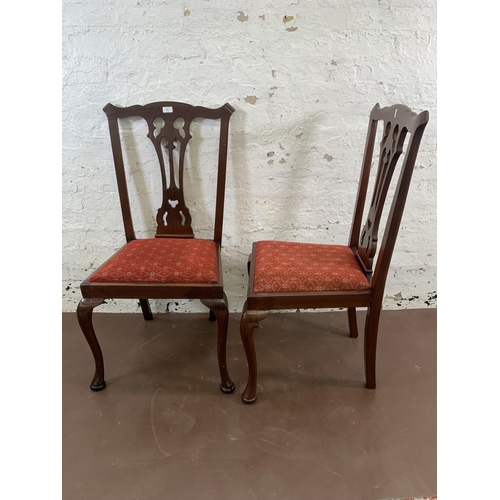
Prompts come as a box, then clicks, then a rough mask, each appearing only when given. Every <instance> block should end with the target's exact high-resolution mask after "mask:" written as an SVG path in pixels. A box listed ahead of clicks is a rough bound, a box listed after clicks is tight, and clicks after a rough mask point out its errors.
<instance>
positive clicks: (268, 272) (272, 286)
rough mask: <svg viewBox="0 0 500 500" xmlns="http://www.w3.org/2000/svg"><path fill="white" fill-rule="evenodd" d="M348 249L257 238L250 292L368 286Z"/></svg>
mask: <svg viewBox="0 0 500 500" xmlns="http://www.w3.org/2000/svg"><path fill="white" fill-rule="evenodd" d="M369 288H370V283H369V282H368V280H367V279H366V276H365V274H364V273H363V271H362V270H361V267H360V265H359V264H358V262H357V260H356V257H354V254H353V253H352V250H351V249H350V248H349V247H347V246H343V245H322V244H314V243H294V242H286V241H258V242H257V243H256V246H255V274H254V283H253V291H254V293H278V292H323V291H329V292H333V291H336V290H368V289H369Z"/></svg>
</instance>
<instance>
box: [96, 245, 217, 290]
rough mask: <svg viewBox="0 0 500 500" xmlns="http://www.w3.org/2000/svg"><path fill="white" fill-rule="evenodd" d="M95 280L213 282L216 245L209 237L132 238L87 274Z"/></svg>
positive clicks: (214, 281) (102, 281)
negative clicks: (97, 267) (92, 271)
mask: <svg viewBox="0 0 500 500" xmlns="http://www.w3.org/2000/svg"><path fill="white" fill-rule="evenodd" d="M89 281H92V282H98V283H112V282H118V283H207V284H208V283H217V282H218V267H217V247H216V244H215V242H213V241H211V240H197V239H191V238H190V239H181V238H179V239H177V238H149V239H142V240H132V241H131V242H130V243H128V244H127V245H125V246H124V247H123V248H122V249H121V250H119V251H118V252H117V253H116V254H115V255H113V257H111V258H110V259H109V260H108V261H107V262H106V263H105V264H103V265H102V266H101V267H100V268H99V269H98V270H97V271H96V272H95V273H93V274H92V276H90V278H89Z"/></svg>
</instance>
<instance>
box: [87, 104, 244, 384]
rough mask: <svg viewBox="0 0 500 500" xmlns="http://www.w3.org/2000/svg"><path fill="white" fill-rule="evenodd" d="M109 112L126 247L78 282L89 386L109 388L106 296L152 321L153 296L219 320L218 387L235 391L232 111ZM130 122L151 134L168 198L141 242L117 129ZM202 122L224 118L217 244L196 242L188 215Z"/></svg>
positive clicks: (166, 108) (158, 108) (160, 108)
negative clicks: (103, 319)
mask: <svg viewBox="0 0 500 500" xmlns="http://www.w3.org/2000/svg"><path fill="white" fill-rule="evenodd" d="M104 112H105V113H106V115H107V117H108V123H109V131H110V135H111V146H112V150H113V159H114V163H115V170H116V176H117V181H118V192H119V196H120V204H121V210H122V216H123V224H124V226H125V237H126V244H125V245H124V246H123V247H122V248H121V249H120V250H118V252H116V253H115V254H114V255H113V256H112V257H111V258H110V259H108V260H107V261H106V262H105V263H104V264H103V265H102V266H101V267H99V269H97V270H96V271H95V272H94V273H93V274H92V275H91V276H89V277H88V278H87V279H86V280H85V281H83V282H82V284H81V285H80V288H81V292H82V296H83V298H82V300H81V301H80V303H79V304H78V309H77V316H78V321H79V324H80V326H81V328H82V330H83V333H84V335H85V338H86V339H87V342H88V343H89V346H90V349H91V350H92V354H93V355H94V360H95V365H96V370H95V375H94V378H93V380H92V382H91V384H90V387H91V389H92V390H94V391H99V390H101V389H104V387H105V386H106V382H105V381H104V364H103V357H102V352H101V348H100V346H99V343H98V341H97V338H96V335H95V332H94V328H93V326H92V311H93V310H94V308H95V307H96V306H98V305H100V304H102V303H103V302H104V299H110V298H120V299H124V298H125V299H136V300H137V299H139V301H140V305H141V308H142V312H143V315H144V319H145V320H151V319H153V317H152V314H151V309H150V307H149V302H148V299H150V298H154V299H171V298H177V299H182V298H185V299H194V298H196V299H200V300H201V302H202V303H203V304H204V305H206V306H207V307H208V308H209V309H210V319H211V320H215V319H216V320H217V330H218V336H217V355H218V360H219V371H220V376H221V381H222V383H221V386H220V387H221V389H222V391H223V392H226V393H230V392H232V391H233V390H234V384H233V382H232V381H231V379H230V377H229V374H228V371H227V366H226V337H227V326H228V307H227V297H226V294H225V293H224V291H223V285H222V265H221V238H222V219H223V212H224V193H225V182H226V161H227V143H228V128H229V119H230V117H231V115H232V113H233V112H234V108H233V107H232V106H231V105H229V104H227V103H226V104H225V105H224V106H222V107H220V108H218V109H209V108H205V107H201V106H191V105H189V104H184V103H180V102H155V103H151V104H146V105H145V106H129V107H125V108H120V107H117V106H113V105H112V104H107V105H106V106H105V107H104ZM129 117H141V118H143V119H144V120H145V121H146V122H147V126H148V130H149V132H148V134H147V137H148V138H149V139H150V140H151V142H152V144H153V146H154V148H155V151H156V153H157V156H158V161H159V164H160V173H161V186H162V193H163V200H162V204H161V207H160V208H159V209H158V212H157V215H156V223H157V228H156V235H155V238H147V239H136V237H135V233H134V227H133V223H132V215H131V210H130V203H129V196H128V191H127V183H126V176H125V170H124V163H123V156H122V148H121V139H120V132H119V128H118V118H120V119H122V118H129ZM198 117H200V118H207V119H212V120H220V140H219V159H218V175H217V194H216V209H215V225H214V237H213V240H207V239H196V238H194V234H193V229H192V227H191V214H190V213H189V209H188V208H187V206H186V204H185V201H184V190H183V187H184V182H183V178H184V176H183V173H184V157H185V153H186V146H187V144H188V142H189V140H190V139H191V137H192V136H191V134H190V126H191V122H192V120H193V119H194V118H198ZM174 149H176V151H177V152H178V176H176V175H175V173H174V168H175V163H177V162H174ZM164 155H165V157H166V158H168V162H167V161H165V158H164ZM165 164H167V167H168V171H167V170H166V165H165ZM176 177H177V179H178V181H177V180H176Z"/></svg>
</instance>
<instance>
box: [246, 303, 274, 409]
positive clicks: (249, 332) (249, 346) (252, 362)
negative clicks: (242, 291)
mask: <svg viewBox="0 0 500 500" xmlns="http://www.w3.org/2000/svg"><path fill="white" fill-rule="evenodd" d="M268 315H269V311H247V303H246V302H245V305H244V306H243V314H242V315H241V321H240V335H241V341H242V343H243V347H244V348H245V354H246V356H247V363H248V382H247V386H246V388H245V390H244V391H243V394H242V395H241V399H242V400H243V402H244V403H247V404H251V403H254V402H255V400H256V399H257V355H256V354H255V345H254V341H253V331H254V328H255V326H256V325H257V324H258V323H259V322H261V321H262V320H263V319H265V318H267V316H268Z"/></svg>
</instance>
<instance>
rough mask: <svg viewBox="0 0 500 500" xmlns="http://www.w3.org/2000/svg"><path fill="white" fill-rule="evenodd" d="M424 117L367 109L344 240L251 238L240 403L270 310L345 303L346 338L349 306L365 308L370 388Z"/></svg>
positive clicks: (252, 390) (252, 396)
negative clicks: (257, 331)
mask: <svg viewBox="0 0 500 500" xmlns="http://www.w3.org/2000/svg"><path fill="white" fill-rule="evenodd" d="M380 120H382V121H383V137H382V141H381V146H380V156H379V162H378V169H377V172H376V179H375V184H374V188H373V195H372V199H371V205H370V208H369V211H368V216H367V218H366V222H365V224H364V226H363V228H361V222H362V218H363V210H364V206H365V200H366V198H367V191H368V184H369V179H370V168H371V165H372V158H373V148H374V143H375V136H376V132H377V126H378V123H379V121H380ZM428 120H429V113H428V112H427V111H424V112H422V113H420V114H418V115H417V114H416V113H413V112H412V111H411V110H410V109H409V108H408V107H406V106H403V105H395V106H391V107H386V108H380V106H379V105H378V104H377V105H376V106H375V107H374V108H373V109H372V111H371V114H370V119H369V126H368V135H367V139H366V146H365V152H364V159H363V164H362V169H361V176H360V180H359V188H358V194H357V199H356V205H355V210H354V217H353V222H352V227H351V235H350V239H349V245H348V246H342V245H324V244H312V243H290V242H279V241H259V242H257V243H254V244H253V249H252V253H251V255H250V259H249V284H248V295H247V301H246V302H245V305H244V308H243V314H242V317H241V322H240V331H241V339H242V342H243V345H244V348H245V353H246V356H247V361H248V371H249V376H248V383H247V386H246V388H245V391H244V392H243V395H242V399H243V401H244V402H245V403H253V402H254V401H255V400H256V390H257V358H256V354H255V346H254V341H253V330H254V327H255V325H256V324H257V323H258V322H260V321H262V320H263V319H264V318H266V317H267V315H268V314H269V311H270V310H271V309H295V308H300V309H303V308H337V307H345V308H347V311H348V319H349V330H350V336H351V337H357V336H358V332H357V325H356V307H367V308H368V310H367V317H366V323H365V339H364V343H365V360H364V361H365V376H366V387H368V388H370V389H375V356H376V345H377V332H378V323H379V317H380V310H381V307H382V299H383V297H384V288H385V282H386V279H387V272H388V270H389V264H390V261H391V257H392V253H393V250H394V244H395V243H396V237H397V233H398V229H399V225H400V223H401V217H402V215H403V209H404V205H405V201H406V196H407V193H408V188H409V186H410V180H411V176H412V173H413V169H414V166H415V160H416V157H417V152H418V149H419V146H420V141H421V139H422V134H423V132H424V129H425V126H426V125H427V122H428ZM407 136H409V140H408V143H407V146H406V151H405V154H404V155H403V158H404V160H403V162H402V166H401V170H400V174H399V179H398V183H397V186H396V188H395V193H394V197H393V200H392V204H391V208H390V212H389V215H388V218H387V222H386V228H385V231H384V234H383V239H382V244H381V247H380V250H379V253H378V256H377V259H376V262H375V264H374V258H375V256H376V253H377V246H378V229H379V223H380V218H381V215H382V210H383V207H384V203H385V201H386V197H387V192H388V189H389V185H390V183H391V179H392V178H393V173H394V171H395V167H396V165H397V163H398V160H399V158H400V156H401V154H402V152H403V145H404V143H405V139H406V137H407Z"/></svg>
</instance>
